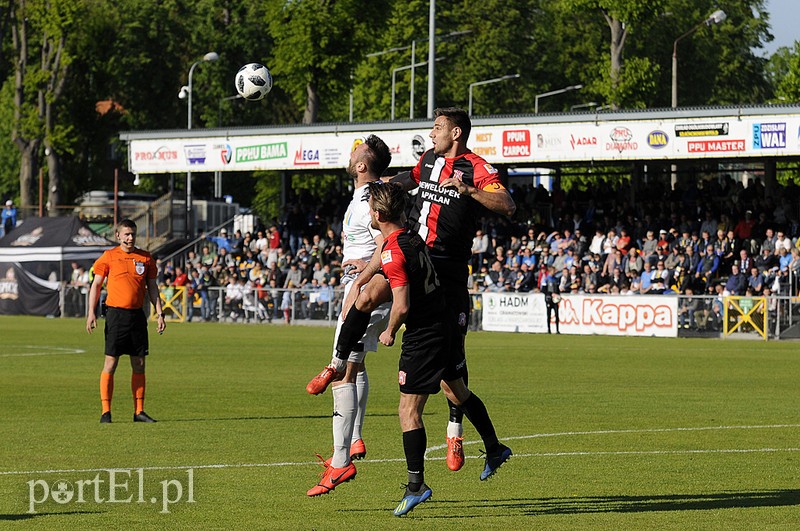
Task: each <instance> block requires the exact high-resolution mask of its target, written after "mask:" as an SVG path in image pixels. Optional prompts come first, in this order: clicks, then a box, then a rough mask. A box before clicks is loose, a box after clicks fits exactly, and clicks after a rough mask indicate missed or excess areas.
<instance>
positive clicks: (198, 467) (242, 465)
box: [0, 424, 800, 476]
mask: <svg viewBox="0 0 800 531" xmlns="http://www.w3.org/2000/svg"><path fill="white" fill-rule="evenodd" d="M782 428H800V424H772V425H764V426H705V427H696V428H650V429H640V430H598V431H567V432H560V433H538V434H534V435H520V436H516V437H505V438H503V439H502V440H504V441H511V440H520V439H535V438H539V437H564V436H573V435H606V434H620V433H668V432H679V431H689V432H691V431H714V430H760V429H782ZM480 442H481V441H468V442H466V441H465V442H464V444H478V443H480ZM446 447H447V445H440V446H433V447H431V448H428V449H427V450H426V451H425V459H426V460H428V461H443V460H444V459H445V458H444V457H428V454H429V453H430V452H432V451H435V450H441V449H443V448H446ZM778 452H800V448H731V449H725V448H719V449H699V450H642V451H636V450H630V451H605V452H604V451H599V452H544V453H529V454H514V457H576V456H602V455H686V454H745V453H778ZM467 458H468V459H482V457H479V456H467ZM362 462H363V463H399V462H405V459H404V458H397V459H365V460H364V461H362ZM314 464H318V461H301V462H291V461H285V462H279V463H227V464H226V463H219V464H211V465H176V466H142V467H123V468H116V467H112V468H73V469H60V470H59V469H49V470H9V471H0V476H25V475H43V474H77V473H84V472H86V473H90V472H107V471H109V470H114V471H127V470H188V469H194V470H203V469H226V468H271V467H284V466H308V465H314Z"/></svg>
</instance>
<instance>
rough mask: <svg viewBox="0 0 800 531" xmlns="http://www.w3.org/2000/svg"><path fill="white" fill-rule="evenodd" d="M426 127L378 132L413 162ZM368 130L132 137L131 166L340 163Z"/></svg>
mask: <svg viewBox="0 0 800 531" xmlns="http://www.w3.org/2000/svg"><path fill="white" fill-rule="evenodd" d="M428 133H429V131H402V132H388V133H380V134H379V136H380V137H381V138H382V139H383V141H384V142H386V144H387V145H388V146H389V150H390V151H391V153H392V166H395V167H411V166H414V165H416V163H417V161H418V160H419V157H420V156H422V154H423V153H424V152H425V150H426V149H430V148H431V147H432V144H431V142H430V139H429V138H428ZM369 134H370V133H339V134H334V133H331V134H317V135H274V136H253V137H231V138H225V139H223V138H209V139H204V140H191V141H190V140H186V139H183V140H182V139H172V140H133V141H131V144H130V149H129V168H130V171H131V172H134V173H170V172H186V171H193V172H211V171H254V170H291V169H342V168H345V167H347V165H348V163H349V161H350V152H351V151H352V149H353V147H354V146H355V145H358V142H360V141H363V139H364V138H366V137H367V136H368V135H369Z"/></svg>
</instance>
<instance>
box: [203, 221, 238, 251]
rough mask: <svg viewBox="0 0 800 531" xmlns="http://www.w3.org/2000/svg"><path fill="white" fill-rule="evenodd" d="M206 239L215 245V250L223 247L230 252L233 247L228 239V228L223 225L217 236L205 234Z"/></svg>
mask: <svg viewBox="0 0 800 531" xmlns="http://www.w3.org/2000/svg"><path fill="white" fill-rule="evenodd" d="M206 239H207V240H208V241H210V242H212V243H213V244H214V245H216V246H217V252H219V251H220V250H221V249H225V252H228V253H230V252H231V249H232V248H233V244H232V242H231V240H229V239H228V229H226V228H225V227H223V228H221V229H220V230H219V236H206Z"/></svg>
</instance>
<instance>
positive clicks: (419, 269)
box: [381, 229, 446, 333]
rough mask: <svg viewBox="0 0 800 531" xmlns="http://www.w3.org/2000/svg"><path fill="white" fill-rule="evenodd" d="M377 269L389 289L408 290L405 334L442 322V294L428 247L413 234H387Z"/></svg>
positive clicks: (407, 230) (400, 232)
mask: <svg viewBox="0 0 800 531" xmlns="http://www.w3.org/2000/svg"><path fill="white" fill-rule="evenodd" d="M381 269H382V270H383V272H384V274H385V275H386V278H387V279H388V280H389V285H390V286H391V287H392V288H396V287H399V286H408V291H409V309H408V316H406V321H405V323H406V333H413V332H414V331H415V330H416V329H418V328H424V327H426V326H430V325H432V324H435V323H439V322H441V321H442V319H443V316H444V315H445V309H446V307H445V300H444V292H443V291H442V288H440V287H439V280H438V278H437V276H436V270H435V269H434V267H433V264H432V263H431V258H430V255H429V254H428V247H427V246H426V245H425V243H424V242H423V241H422V238H420V237H419V235H418V234H417V233H415V232H414V231H412V230H411V229H399V230H396V231H394V232H393V233H391V234H389V235H388V236H387V237H386V239H385V240H384V242H383V247H382V248H381Z"/></svg>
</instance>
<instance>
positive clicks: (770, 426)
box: [426, 424, 800, 454]
mask: <svg viewBox="0 0 800 531" xmlns="http://www.w3.org/2000/svg"><path fill="white" fill-rule="evenodd" d="M784 428H800V424H768V425H763V426H759V425H756V426H702V427H697V428H643V429H635V430H596V431H563V432H557V433H536V434H534V435H518V436H516V437H503V438H502V439H501V440H503V441H515V440H521V439H539V438H542V437H569V436H573V435H614V434H622V433H668V432H677V431H719V430H769V429H784ZM482 442H483V441H464V442H463V444H464V445H468V444H481V443H482ZM445 448H447V445H446V444H440V445H438V446H432V447H430V448H428V449H427V450H426V454H427V453H428V452H434V451H436V450H444V449H445Z"/></svg>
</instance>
